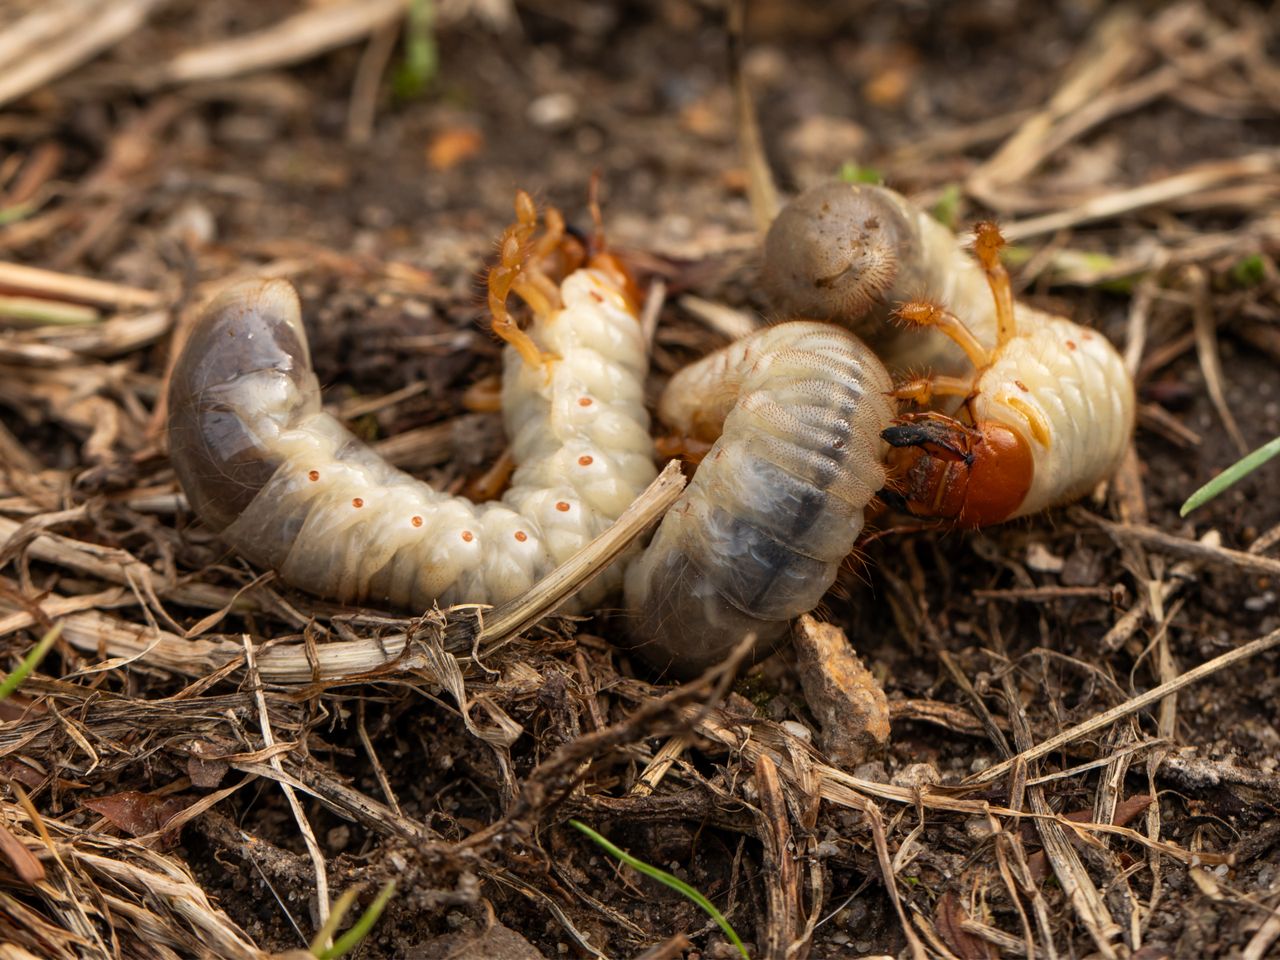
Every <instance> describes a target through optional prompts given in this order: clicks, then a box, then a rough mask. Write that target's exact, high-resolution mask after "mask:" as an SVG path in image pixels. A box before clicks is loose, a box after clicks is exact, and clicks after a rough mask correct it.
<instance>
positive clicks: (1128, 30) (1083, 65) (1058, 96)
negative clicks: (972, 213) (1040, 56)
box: [969, 7, 1138, 198]
mask: <svg viewBox="0 0 1280 960" xmlns="http://www.w3.org/2000/svg"><path fill="white" fill-rule="evenodd" d="M1136 26H1137V17H1136V15H1135V13H1134V11H1133V10H1131V9H1129V8H1127V7H1119V8H1117V9H1115V10H1113V11H1112V12H1111V13H1110V14H1109V15H1108V16H1106V17H1105V18H1104V19H1103V20H1102V21H1101V22H1100V23H1099V24H1098V26H1097V28H1096V30H1095V31H1094V34H1093V35H1092V36H1091V37H1090V38H1089V42H1088V44H1087V45H1086V46H1085V47H1084V48H1083V49H1082V50H1081V52H1080V54H1079V56H1078V57H1077V58H1076V60H1075V62H1074V63H1073V65H1072V68H1071V70H1070V71H1069V73H1068V74H1067V76H1066V77H1065V78H1064V80H1063V82H1062V85H1061V86H1060V87H1059V88H1058V89H1057V91H1056V92H1055V93H1054V95H1053V96H1052V97H1051V98H1050V100H1049V102H1048V103H1047V104H1046V105H1045V106H1044V107H1043V108H1041V109H1040V110H1038V111H1036V112H1035V113H1034V114H1032V115H1031V116H1030V117H1028V118H1027V119H1026V120H1024V121H1023V122H1022V124H1021V125H1020V126H1019V127H1018V129H1017V131H1016V132H1015V133H1014V134H1013V135H1012V136H1011V137H1009V139H1008V140H1006V141H1005V142H1004V143H1003V144H1002V145H1001V146H1000V149H998V150H997V151H996V152H995V153H994V154H993V155H992V156H991V158H990V159H988V160H987V161H986V162H985V163H983V164H982V165H981V166H980V167H978V168H977V169H976V170H974V171H973V173H972V174H970V177H969V189H970V190H971V191H974V192H977V193H978V195H979V196H982V197H984V198H985V197H987V196H990V195H997V196H998V193H999V187H1000V186H1002V185H1004V184H1009V183H1016V182H1018V181H1020V180H1023V179H1024V178H1025V177H1026V176H1027V175H1028V174H1029V173H1031V172H1032V171H1033V170H1034V169H1035V168H1036V167H1037V166H1039V165H1040V163H1041V162H1042V161H1043V160H1044V158H1045V157H1046V156H1047V155H1048V153H1049V152H1051V149H1050V150H1046V149H1045V146H1044V145H1045V144H1046V143H1049V142H1052V141H1053V140H1054V139H1055V138H1054V137H1053V133H1054V127H1055V125H1057V124H1060V123H1062V122H1063V120H1064V119H1066V118H1068V117H1069V116H1070V115H1071V114H1073V113H1075V112H1076V111H1078V110H1080V109H1081V108H1083V107H1085V106H1087V105H1088V104H1089V103H1091V102H1092V101H1094V100H1095V99H1096V98H1097V96H1098V95H1099V94H1100V93H1101V92H1102V91H1103V90H1105V89H1106V88H1107V87H1108V86H1110V85H1111V84H1112V83H1114V82H1115V81H1116V80H1117V79H1118V78H1119V77H1120V75H1121V74H1122V73H1123V72H1124V70H1125V69H1126V68H1127V67H1128V66H1129V64H1130V63H1131V62H1132V61H1133V58H1134V55H1135V54H1136V53H1137V52H1138V48H1137V45H1136V44H1135V43H1134V31H1135V27H1136Z"/></svg>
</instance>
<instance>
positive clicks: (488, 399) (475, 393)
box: [462, 375, 502, 413]
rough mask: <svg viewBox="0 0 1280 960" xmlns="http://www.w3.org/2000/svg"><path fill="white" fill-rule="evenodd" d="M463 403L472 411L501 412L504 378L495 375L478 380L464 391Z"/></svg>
mask: <svg viewBox="0 0 1280 960" xmlns="http://www.w3.org/2000/svg"><path fill="white" fill-rule="evenodd" d="M462 405H463V406H464V407H466V408H467V409H468V410H470V411H471V412H472V413H501V412H502V378H501V377H499V376H497V375H494V376H491V377H485V378H484V379H483V380H477V381H476V382H475V383H473V384H472V385H471V386H469V387H467V389H466V392H465V393H463V395H462Z"/></svg>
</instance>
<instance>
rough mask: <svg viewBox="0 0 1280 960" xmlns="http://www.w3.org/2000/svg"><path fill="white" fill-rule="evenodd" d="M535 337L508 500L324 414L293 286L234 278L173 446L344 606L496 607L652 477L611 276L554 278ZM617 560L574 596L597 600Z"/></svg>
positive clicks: (215, 503) (639, 357) (192, 491)
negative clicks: (408, 469)
mask: <svg viewBox="0 0 1280 960" xmlns="http://www.w3.org/2000/svg"><path fill="white" fill-rule="evenodd" d="M559 293H560V299H561V300H562V301H563V307H562V308H559V309H554V310H551V311H549V312H547V313H546V314H545V315H540V316H537V317H536V318H535V319H534V321H533V323H532V325H531V326H530V328H529V329H528V331H527V333H528V334H529V336H530V337H531V338H532V340H533V342H534V343H535V344H536V346H537V347H538V348H539V349H540V350H542V351H543V352H544V354H546V355H554V356H555V358H556V359H550V360H548V361H547V362H546V363H545V364H544V366H542V367H539V368H537V369H531V368H529V367H528V366H526V364H525V363H524V361H523V360H522V359H521V358H520V356H519V355H518V354H517V353H516V351H515V350H513V349H512V348H510V347H508V349H507V351H506V353H505V354H504V367H505V374H504V379H503V391H502V392H503V397H502V405H503V410H504V412H505V418H506V425H507V430H508V435H509V437H510V440H511V446H512V452H513V456H514V459H515V461H516V462H517V464H518V465H517V467H516V470H515V473H514V475H513V477H512V482H511V486H510V489H509V490H508V491H507V493H506V495H505V496H504V497H503V498H502V500H501V502H495V503H484V504H473V503H471V502H470V501H468V500H466V499H464V498H462V497H456V496H449V495H447V494H444V493H440V492H438V491H436V490H433V489H432V488H431V487H430V486H429V485H428V484H426V483H423V482H422V481H420V480H417V479H415V478H413V477H411V476H409V475H408V474H406V473H404V472H403V471H400V470H397V469H396V468H394V467H392V466H390V465H389V464H388V463H386V462H385V461H384V460H382V458H381V457H379V456H378V455H377V454H375V453H374V452H373V451H372V450H370V449H369V447H367V446H366V445H365V444H364V443H362V442H361V441H360V440H358V439H357V438H355V437H354V436H353V435H352V434H351V433H350V432H349V431H347V430H346V429H345V428H344V427H343V426H342V425H341V424H340V423H339V422H338V421H337V420H336V419H335V418H334V417H332V416H331V415H329V414H327V413H325V412H323V410H321V406H320V390H319V385H318V383H317V381H316V377H315V374H314V373H313V371H312V369H311V362H310V355H309V351H308V347H307V340H306V335H305V332H304V330H303V325H302V319H301V313H300V308H299V303H298V297H297V294H296V292H295V291H294V289H293V287H292V286H290V285H289V284H288V283H286V282H284V281H281V280H265V281H250V282H247V283H242V284H239V285H237V286H235V287H233V288H231V289H229V290H228V291H226V292H225V293H223V294H222V295H221V296H219V297H218V298H217V299H216V300H215V301H214V303H213V304H212V305H211V306H210V307H209V308H208V310H207V311H206V312H205V314H204V315H203V317H202V318H201V320H200V321H199V323H198V325H197V327H196V329H195V330H194V332H193V333H192V335H191V338H190V340H189V341H188V343H187V345H186V347H185V349H184V350H183V353H182V356H181V357H180V359H179V360H178V363H177V365H176V367H175V369H174V373H173V379H172V382H171V385H170V394H169V409H170V414H169V447H170V456H171V458H172V461H173V464H174V469H175V470H176V472H177V474H178V478H179V480H180V482H181V484H182V487H183V489H184V490H185V491H186V494H187V497H188V499H189V501H190V503H191V505H192V507H193V508H194V509H195V511H196V513H197V514H199V516H200V517H201V518H202V519H203V520H204V521H205V523H206V524H207V525H208V526H209V527H210V528H211V529H213V530H214V531H217V532H219V533H220V535H221V536H222V538H223V539H224V540H226V541H227V542H228V543H229V544H230V545H232V546H233V547H235V549H236V550H238V551H239V552H240V553H241V554H243V555H244V556H245V557H247V558H249V559H250V560H252V561H253V562H255V563H257V564H260V565H262V566H265V567H270V568H272V569H275V570H276V571H278V572H279V574H280V576H281V577H282V578H283V579H284V580H285V581H286V582H287V583H290V584H292V585H295V586H297V587H300V588H302V589H305V590H307V591H310V592H312V593H315V594H319V595H321V596H326V597H330V598H333V599H335V600H338V601H341V602H372V603H382V604H388V605H391V606H395V607H400V608H408V609H415V610H424V609H427V608H429V607H430V606H431V605H432V604H433V603H436V602H440V603H442V604H447V603H455V602H464V601H465V602H478V603H501V602H503V601H505V600H508V599H511V598H513V597H515V596H517V595H518V594H520V593H521V592H522V591H524V590H526V589H528V588H529V587H530V586H531V585H532V584H533V583H534V582H535V581H536V580H538V579H539V578H540V577H542V576H544V575H545V574H547V573H549V572H550V571H551V570H552V569H554V568H555V567H556V566H558V565H559V564H560V563H562V562H563V561H564V560H565V559H566V558H567V557H568V556H569V555H570V554H572V553H573V552H574V551H575V550H577V549H578V548H579V547H581V546H582V545H584V544H585V543H586V542H587V541H588V540H590V539H591V538H592V537H594V536H596V535H597V534H599V533H600V532H602V531H603V530H604V529H605V528H606V527H608V526H609V525H610V524H611V523H612V522H613V521H614V520H615V519H616V518H617V517H618V515H619V514H620V513H621V512H622V511H623V510H624V509H625V508H626V507H627V506H628V505H629V504H630V503H631V502H632V500H633V499H634V498H635V497H636V496H637V495H638V494H639V493H640V492H641V491H642V490H643V489H644V488H645V486H646V485H647V484H648V483H649V482H650V481H652V480H653V478H654V477H655V475H656V471H655V468H654V463H653V450H652V441H651V439H650V436H649V429H648V428H649V422H648V415H647V413H646V412H645V408H644V403H643V383H644V376H645V372H646V369H647V366H648V361H647V350H646V344H645V342H644V339H643V337H642V335H641V331H640V325H639V323H638V322H637V318H636V315H635V313H634V311H633V309H632V308H631V307H630V305H629V301H628V300H627V298H626V297H625V296H624V293H623V291H622V290H620V289H619V285H618V283H617V281H616V279H615V278H613V277H612V276H611V275H609V274H607V273H605V272H601V271H597V270H592V269H579V270H576V271H574V272H573V273H571V274H570V275H569V276H568V277H567V278H566V279H565V280H564V282H563V283H562V284H561V285H560V287H559ZM620 577H621V573H620V570H619V569H618V568H614V569H611V570H609V571H606V572H605V573H604V574H603V575H602V576H601V577H599V578H598V579H597V580H596V581H594V582H593V583H592V584H591V585H589V586H588V588H587V589H585V590H584V591H583V592H582V593H581V594H579V596H578V598H577V603H578V604H580V605H585V606H590V605H592V604H594V603H597V602H598V601H599V600H600V599H601V598H602V596H603V595H604V594H605V593H607V592H608V591H609V590H610V589H612V588H616V587H617V585H618V583H619V580H620Z"/></svg>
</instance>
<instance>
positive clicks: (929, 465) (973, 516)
mask: <svg viewBox="0 0 1280 960" xmlns="http://www.w3.org/2000/svg"><path fill="white" fill-rule="evenodd" d="M881 436H882V437H883V438H884V439H885V440H886V441H888V443H889V444H890V446H891V447H892V449H891V450H890V451H889V474H890V478H891V481H890V482H891V484H892V488H893V490H894V497H893V499H895V500H898V501H900V503H901V504H902V505H903V506H905V507H906V509H907V510H909V511H910V512H911V513H912V514H914V515H915V516H918V517H927V518H930V519H947V520H954V521H955V522H956V523H958V524H959V525H961V526H964V527H983V526H987V525H988V524H992V523H999V522H1000V521H1001V520H1006V519H1008V518H1009V517H1010V516H1012V515H1013V513H1014V512H1016V511H1017V509H1018V507H1019V506H1021V505H1022V501H1023V499H1025V497H1026V495H1027V491H1028V490H1030V489H1031V479H1032V477H1033V476H1034V473H1035V462H1034V460H1033V459H1032V456H1031V447H1030V446H1029V445H1028V443H1027V441H1026V440H1025V439H1023V437H1022V436H1021V435H1020V434H1019V433H1017V432H1016V431H1014V430H1011V429H1010V428H1009V427H1007V426H1005V425H1004V424H1002V423H995V422H992V421H987V422H985V423H980V424H978V425H977V426H968V425H966V424H963V423H960V422H959V421H958V420H955V419H954V418H952V417H948V416H944V415H942V414H938V413H919V414H909V415H907V416H905V417H903V418H902V419H901V420H900V421H899V422H898V423H896V424H895V425H894V426H892V427H890V428H889V429H887V430H885V431H884V433H882V434H881Z"/></svg>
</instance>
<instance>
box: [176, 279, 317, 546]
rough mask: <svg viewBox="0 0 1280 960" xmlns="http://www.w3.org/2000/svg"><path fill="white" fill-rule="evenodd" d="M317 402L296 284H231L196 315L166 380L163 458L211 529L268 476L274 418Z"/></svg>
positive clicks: (230, 517)
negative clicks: (166, 452) (166, 448)
mask: <svg viewBox="0 0 1280 960" xmlns="http://www.w3.org/2000/svg"><path fill="white" fill-rule="evenodd" d="M319 409H320V392H319V387H318V386H317V384H316V378H315V374H314V373H312V372H311V359H310V354H309V352H308V348H307V336H306V331H305V330H304V329H303V326H302V311H301V307H300V306H299V303H298V294H297V292H296V291H295V290H294V289H293V287H292V286H291V285H290V284H289V283H288V282H287V281H285V280H272V279H254V280H247V281H244V282H241V283H237V284H234V285H232V286H230V287H228V288H227V289H226V290H225V291H224V292H223V293H221V294H220V295H219V296H218V297H216V298H215V299H214V300H213V302H212V303H210V304H209V306H208V307H207V308H206V309H205V311H204V313H203V314H202V315H201V317H200V318H199V320H197V321H196V324H195V326H194V327H193V328H192V330H191V335H190V337H189V338H188V339H187V343H186V346H185V347H184V348H183V350H182V355H181V356H180V357H179V358H178V362H177V363H176V364H175V366H174V368H173V375H172V377H171V378H170V380H169V424H168V426H169V431H168V432H169V457H170V459H171V460H172V461H173V467H174V470H175V471H176V472H177V474H178V480H179V481H180V482H181V483H182V489H183V490H184V491H186V494H187V499H188V500H189V501H190V502H191V506H192V508H193V509H194V510H195V511H196V513H198V514H199V515H200V517H201V518H202V519H203V520H204V521H205V523H206V524H207V525H208V526H209V527H210V528H211V529H213V530H222V529H224V528H225V527H226V526H227V525H228V524H230V523H231V522H233V521H234V520H235V519H236V517H238V516H239V515H240V513H241V512H242V511H243V510H244V509H245V507H247V506H248V505H249V503H250V502H251V501H252V500H253V498H254V497H255V496H257V494H258V491H259V490H261V489H262V487H263V486H265V485H266V483H267V481H268V480H269V479H270V478H271V475H272V474H273V473H274V472H275V470H276V468H277V467H278V466H279V460H278V459H277V458H276V457H274V456H273V455H272V443H271V438H272V437H274V436H275V434H276V433H277V432H278V430H279V429H280V426H281V424H284V423H287V422H291V421H292V420H293V419H294V418H296V416H297V414H298V413H299V411H303V410H306V411H312V410H319Z"/></svg>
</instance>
